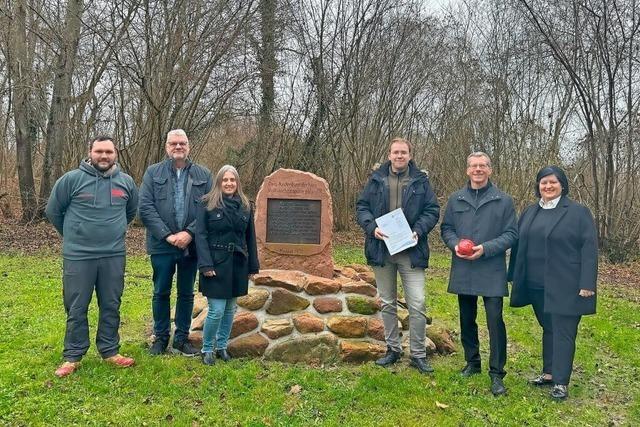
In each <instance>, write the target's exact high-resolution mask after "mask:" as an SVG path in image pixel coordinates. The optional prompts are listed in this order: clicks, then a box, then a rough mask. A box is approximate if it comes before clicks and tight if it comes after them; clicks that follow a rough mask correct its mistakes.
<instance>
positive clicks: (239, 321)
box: [230, 311, 259, 338]
mask: <svg viewBox="0 0 640 427" xmlns="http://www.w3.org/2000/svg"><path fill="white" fill-rule="evenodd" d="M258 324H259V322H258V318H257V317H256V315H255V314H253V313H251V312H250V311H241V312H240V313H238V314H236V315H235V317H234V318H233V325H232V326H231V335H230V338H235V337H237V336H239V335H242V334H246V333H247V332H249V331H253V330H254V329H255V328H257V327H258Z"/></svg>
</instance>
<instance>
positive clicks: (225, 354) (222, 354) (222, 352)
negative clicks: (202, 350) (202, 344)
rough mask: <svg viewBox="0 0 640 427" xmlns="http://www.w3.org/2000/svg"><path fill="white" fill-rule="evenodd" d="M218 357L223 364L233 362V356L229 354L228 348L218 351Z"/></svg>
mask: <svg viewBox="0 0 640 427" xmlns="http://www.w3.org/2000/svg"><path fill="white" fill-rule="evenodd" d="M216 357H217V358H218V359H220V360H222V361H223V362H228V361H229V360H231V355H230V354H229V353H228V352H227V349H226V348H223V349H221V350H216Z"/></svg>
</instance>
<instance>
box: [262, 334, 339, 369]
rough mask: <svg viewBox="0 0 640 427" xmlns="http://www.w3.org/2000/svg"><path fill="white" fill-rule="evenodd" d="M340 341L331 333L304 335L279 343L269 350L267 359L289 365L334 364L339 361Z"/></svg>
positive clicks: (266, 355)
mask: <svg viewBox="0 0 640 427" xmlns="http://www.w3.org/2000/svg"><path fill="white" fill-rule="evenodd" d="M339 352H340V350H339V347H338V339H337V338H336V337H335V336H334V335H332V334H329V333H323V334H319V335H302V336H299V337H296V338H292V339H289V340H286V341H282V342H279V343H277V344H275V345H273V346H271V347H270V348H269V350H267V353H266V354H265V357H266V358H267V359H269V360H278V361H280V362H287V363H299V362H305V363H311V364H320V363H333V362H335V361H337V360H338V355H339Z"/></svg>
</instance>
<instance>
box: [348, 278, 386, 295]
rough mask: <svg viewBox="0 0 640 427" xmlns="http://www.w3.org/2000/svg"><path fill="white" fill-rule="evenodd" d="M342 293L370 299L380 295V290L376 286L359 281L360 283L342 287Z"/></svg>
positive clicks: (350, 283) (351, 283)
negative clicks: (364, 296)
mask: <svg viewBox="0 0 640 427" xmlns="http://www.w3.org/2000/svg"><path fill="white" fill-rule="evenodd" d="M342 292H344V293H346V294H360V295H366V296H369V297H375V296H376V294H377V293H378V290H377V289H376V287H375V286H373V285H370V284H369V283H367V282H364V281H359V282H349V283H345V284H343V285H342Z"/></svg>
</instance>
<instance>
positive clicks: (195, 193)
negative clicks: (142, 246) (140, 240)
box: [139, 159, 212, 255]
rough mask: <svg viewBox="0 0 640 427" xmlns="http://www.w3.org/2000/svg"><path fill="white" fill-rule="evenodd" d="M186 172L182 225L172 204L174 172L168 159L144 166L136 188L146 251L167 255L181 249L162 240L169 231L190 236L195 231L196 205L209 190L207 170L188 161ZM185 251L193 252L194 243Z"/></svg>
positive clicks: (209, 174) (209, 178) (210, 182)
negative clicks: (143, 171) (145, 235)
mask: <svg viewBox="0 0 640 427" xmlns="http://www.w3.org/2000/svg"><path fill="white" fill-rule="evenodd" d="M185 171H186V173H187V174H188V177H187V186H186V188H185V197H184V203H185V209H184V224H176V212H175V206H174V186H173V185H172V182H173V181H172V174H174V175H175V172H174V171H173V166H172V160H171V159H167V160H164V161H162V162H160V163H156V164H153V165H151V166H149V167H148V168H147V171H146V172H145V173H144V177H143V178H142V186H141V187H140V203H139V211H140V219H141V220H142V223H143V224H144V226H145V227H146V228H147V253H149V254H150V255H154V254H171V253H179V252H182V251H183V250H182V249H180V248H178V247H176V246H173V245H171V244H169V243H168V242H167V241H166V240H165V239H166V238H167V236H169V235H170V234H175V233H177V232H179V231H188V232H189V233H190V234H191V235H192V236H193V235H194V234H195V231H196V221H195V220H196V206H197V204H198V202H199V201H200V199H201V198H202V196H204V195H205V194H207V193H208V192H209V190H211V185H212V181H211V172H209V169H207V168H205V167H204V166H200V165H198V164H195V163H191V162H189V163H188V164H187V166H186V167H185ZM189 252H190V253H191V254H192V255H195V253H194V252H195V244H194V243H193V242H192V243H191V244H190V245H189Z"/></svg>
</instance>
